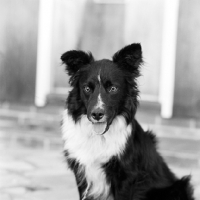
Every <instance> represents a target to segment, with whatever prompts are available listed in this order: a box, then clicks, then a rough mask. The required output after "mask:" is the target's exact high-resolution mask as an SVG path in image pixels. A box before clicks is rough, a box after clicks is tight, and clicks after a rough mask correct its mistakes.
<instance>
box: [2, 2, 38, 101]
mask: <svg viewBox="0 0 200 200" xmlns="http://www.w3.org/2000/svg"><path fill="white" fill-rule="evenodd" d="M38 2H39V0H0V13H1V17H0V24H1V26H0V44H1V45H0V101H1V102H2V101H7V102H23V103H33V102H34V95H35V72H36V50H37V26H38V6H39V5H38Z"/></svg>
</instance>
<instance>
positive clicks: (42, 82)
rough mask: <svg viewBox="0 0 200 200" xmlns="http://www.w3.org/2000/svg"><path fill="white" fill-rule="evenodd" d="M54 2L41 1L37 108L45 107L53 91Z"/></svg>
mask: <svg viewBox="0 0 200 200" xmlns="http://www.w3.org/2000/svg"><path fill="white" fill-rule="evenodd" d="M52 16H53V0H40V1H39V21H38V44H37V69H36V91H35V104H36V106H44V105H45V103H46V96H47V94H49V93H50V89H51V44H52V38H51V33H52Z"/></svg>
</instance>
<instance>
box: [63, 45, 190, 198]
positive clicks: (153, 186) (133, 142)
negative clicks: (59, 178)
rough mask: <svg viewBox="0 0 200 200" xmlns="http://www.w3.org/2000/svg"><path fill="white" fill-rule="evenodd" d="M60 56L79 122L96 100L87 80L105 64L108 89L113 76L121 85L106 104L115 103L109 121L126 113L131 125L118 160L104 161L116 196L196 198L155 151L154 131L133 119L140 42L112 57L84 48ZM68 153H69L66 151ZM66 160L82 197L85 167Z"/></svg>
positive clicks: (186, 181) (71, 110)
mask: <svg viewBox="0 0 200 200" xmlns="http://www.w3.org/2000/svg"><path fill="white" fill-rule="evenodd" d="M61 59H62V61H63V62H64V63H65V64H66V65H67V67H66V70H67V71H68V73H69V75H70V76H71V77H72V78H71V79H70V82H71V86H72V91H71V92H70V93H69V96H68V98H67V105H66V106H67V108H68V111H69V113H70V114H71V115H72V117H73V119H74V121H75V122H77V121H78V119H79V117H80V116H81V115H82V114H87V112H88V104H89V103H88V102H90V99H91V98H92V97H91V95H92V94H91V95H90V96H87V95H85V94H83V93H82V85H83V84H84V83H85V82H84V81H85V80H88V82H89V83H88V85H89V84H92V83H91V81H90V78H91V77H92V76H93V75H94V74H96V73H97V71H98V70H99V68H101V69H102V70H103V72H102V80H103V81H104V82H105V85H104V87H105V90H106V87H107V86H106V84H107V83H108V80H107V79H111V80H112V78H113V79H114V81H115V82H116V81H118V82H119V83H120V87H121V90H120V91H119V94H112V95H114V96H110V97H106V98H107V101H108V104H109V101H110V102H111V103H110V105H109V106H107V109H108V110H110V111H109V112H110V113H112V114H110V116H111V117H110V118H109V120H110V121H109V123H112V120H113V118H114V117H115V116H116V115H123V116H124V117H125V119H126V121H127V124H131V125H132V133H131V135H130V137H129V138H128V140H127V144H126V147H125V149H124V151H123V153H122V155H121V156H120V158H119V157H115V156H113V157H112V158H111V159H110V160H109V161H108V162H107V163H104V164H103V165H102V168H103V170H104V171H105V174H106V179H107V182H109V183H110V184H111V193H112V196H113V198H114V200H193V194H192V193H193V191H192V187H191V185H190V183H189V181H190V177H184V178H182V179H178V178H177V177H176V176H175V175H174V174H173V173H172V172H171V171H170V169H169V168H168V166H167V165H166V163H165V161H164V160H163V158H162V157H161V156H160V155H159V153H158V152H157V149H156V138H155V136H154V134H153V133H152V132H150V131H147V132H145V131H144V130H143V129H142V127H141V126H140V125H139V123H138V122H137V121H136V119H135V112H136V109H137V104H138V101H137V96H138V89H137V84H136V78H137V77H138V76H139V75H140V70H139V68H140V66H141V64H142V63H143V61H142V50H141V46H140V44H132V45H129V46H127V47H125V48H123V49H122V50H120V51H118V52H117V53H115V54H114V56H113V61H109V60H101V61H94V59H93V56H92V54H90V53H89V54H87V53H84V52H82V51H69V52H66V53H65V54H63V56H62V57H61ZM112 76H116V77H112ZM117 76H118V77H117ZM89 86H90V85H89ZM90 87H91V88H94V87H96V86H94V85H93V86H90ZM108 87H109V86H108ZM93 91H95V88H94V89H93ZM113 99H115V101H114V100H113ZM74 134H76V133H74ZM105 134H106V133H105ZM65 153H66V157H68V152H67V151H66V152H65ZM67 162H68V164H69V167H70V168H71V169H72V170H73V172H74V174H75V176H76V181H77V185H78V189H79V194H80V199H81V198H82V197H83V192H84V191H85V189H86V187H87V182H86V180H85V179H84V172H81V173H80V171H79V169H80V168H81V167H82V166H81V164H80V163H79V162H78V161H77V160H76V159H67ZM82 173H83V174H82ZM86 199H91V200H92V199H93V198H92V197H90V198H86Z"/></svg>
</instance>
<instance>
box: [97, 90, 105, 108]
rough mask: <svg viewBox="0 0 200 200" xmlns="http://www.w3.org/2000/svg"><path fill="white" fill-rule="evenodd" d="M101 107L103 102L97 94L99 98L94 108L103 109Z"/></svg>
mask: <svg viewBox="0 0 200 200" xmlns="http://www.w3.org/2000/svg"><path fill="white" fill-rule="evenodd" d="M103 107H104V102H103V101H102V98H101V94H100V93H99V96H98V99H97V104H96V106H95V108H101V109H103Z"/></svg>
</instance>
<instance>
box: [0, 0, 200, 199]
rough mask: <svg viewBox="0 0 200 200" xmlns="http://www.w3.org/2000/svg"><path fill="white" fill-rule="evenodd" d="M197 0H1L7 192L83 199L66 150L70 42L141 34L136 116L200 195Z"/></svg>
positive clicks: (0, 152) (104, 41)
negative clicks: (63, 127)
mask: <svg viewBox="0 0 200 200" xmlns="http://www.w3.org/2000/svg"><path fill="white" fill-rule="evenodd" d="M199 10H200V1H199V0H193V1H190V0H0V13H1V17H0V199H1V200H7V199H12V200H16V199H20V200H23V199H28V200H31V199H37V200H40V199H42V200H43V199H47V198H48V199H60V200H61V199H78V196H77V191H76V186H75V183H74V178H73V175H72V174H71V173H70V172H69V171H68V169H67V166H66V164H65V162H64V158H63V156H62V141H61V134H60V129H59V128H60V121H61V113H62V110H63V107H64V102H65V99H66V97H67V94H68V91H69V90H70V88H69V84H68V79H69V77H68V76H67V74H66V73H65V71H64V66H62V65H61V64H62V63H61V61H60V56H61V55H62V53H64V52H66V51H68V50H71V49H80V50H84V51H91V52H92V53H93V56H94V57H95V58H96V59H102V58H108V59H111V58H112V55H113V54H114V53H115V52H117V51H118V50H119V49H121V48H122V47H124V46H125V45H128V44H131V43H141V45H142V49H143V57H144V62H145V63H144V66H142V68H141V73H142V76H141V77H140V78H139V79H138V85H139V89H140V91H141V94H140V97H139V100H140V106H139V109H138V113H137V116H136V117H137V119H138V120H139V121H140V122H141V123H142V126H143V127H144V129H153V130H154V132H155V133H156V135H157V136H158V139H159V142H160V143H159V145H158V148H159V151H160V152H161V154H162V155H163V156H164V158H165V160H166V161H167V162H168V164H169V165H170V166H171V168H172V169H173V170H174V171H175V172H176V173H177V174H178V175H179V176H182V175H184V174H191V175H193V179H192V182H193V184H194V185H195V196H196V197H199V198H200V78H199V77H200V42H199V41H200V13H199Z"/></svg>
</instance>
